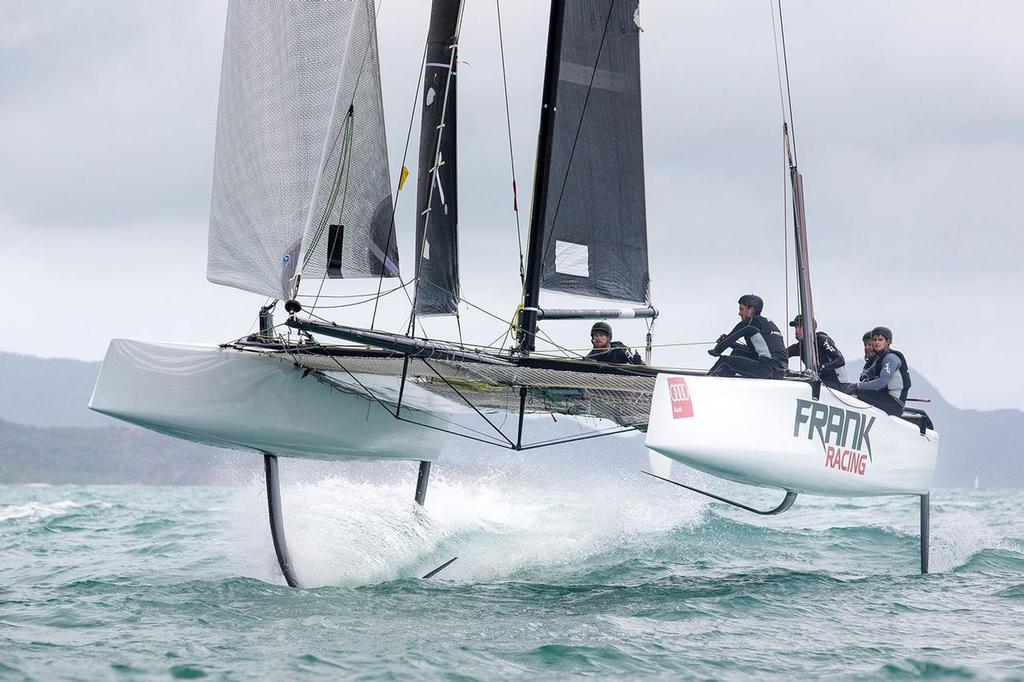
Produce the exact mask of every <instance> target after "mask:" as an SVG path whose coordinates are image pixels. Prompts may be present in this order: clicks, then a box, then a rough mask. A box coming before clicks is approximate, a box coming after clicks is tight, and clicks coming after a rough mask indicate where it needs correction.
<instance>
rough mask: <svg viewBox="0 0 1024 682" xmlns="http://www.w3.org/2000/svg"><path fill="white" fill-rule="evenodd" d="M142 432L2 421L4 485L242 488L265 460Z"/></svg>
mask: <svg viewBox="0 0 1024 682" xmlns="http://www.w3.org/2000/svg"><path fill="white" fill-rule="evenodd" d="M242 457H244V455H242V454H241V453H235V452H232V451H229V450H219V449H217V448H211V447H207V446H204V445H199V444H196V443H188V442H185V441H181V440H178V439H176V438H170V437H168V436H163V435H160V434H158V433H153V432H152V431H146V430H145V429H140V428H136V427H131V426H126V427H119V426H106V427H102V428H95V427H91V428H90V427H80V426H71V427H50V428H40V427H38V426H27V425H24V424H15V423H12V422H9V421H3V420H0V483H52V484H54V485H59V484H64V483H79V484H90V483H146V484H154V485H190V484H208V483H236V482H241V481H244V480H248V479H249V478H250V477H251V476H252V474H253V473H258V472H259V471H260V468H259V467H260V463H259V459H258V458H255V457H252V456H250V457H249V458H248V462H247V463H245V462H243V461H242Z"/></svg>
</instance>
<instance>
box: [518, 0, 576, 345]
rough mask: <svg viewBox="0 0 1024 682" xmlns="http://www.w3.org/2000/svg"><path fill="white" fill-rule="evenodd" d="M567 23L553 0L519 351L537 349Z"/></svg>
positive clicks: (560, 0)
mask: <svg viewBox="0 0 1024 682" xmlns="http://www.w3.org/2000/svg"><path fill="white" fill-rule="evenodd" d="M564 23H565V2H564V0H551V17H550V19H549V21H548V47H547V59H546V60H545V64H544V86H543V90H542V93H541V107H540V130H539V132H538V134H537V163H536V169H535V171H534V174H533V205H532V206H531V208H530V238H529V241H528V243H527V244H528V245H527V256H526V277H525V280H524V284H523V307H522V310H521V311H520V312H519V352H520V353H521V354H523V355H529V354H530V352H531V351H533V350H536V348H537V339H536V336H537V313H538V305H539V303H540V275H541V270H542V268H543V266H544V224H545V221H546V219H547V205H548V185H549V183H548V177H549V176H550V174H551V150H552V148H553V141H554V128H555V126H554V122H555V113H556V112H555V85H556V84H557V83H558V70H559V66H560V63H561V62H560V60H559V59H558V55H559V53H560V52H561V49H562V45H561V43H562V26H563V25H564Z"/></svg>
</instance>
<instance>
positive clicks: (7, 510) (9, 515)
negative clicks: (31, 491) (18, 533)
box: [0, 500, 82, 521]
mask: <svg viewBox="0 0 1024 682" xmlns="http://www.w3.org/2000/svg"><path fill="white" fill-rule="evenodd" d="M81 507H82V505H81V504H79V503H77V502H75V501H73V500H61V501H59V502H49V503H44V502H29V503H28V504H18V505H7V506H3V507H0V521H10V520H13V519H30V520H32V521H37V520H41V519H47V518H52V517H54V516H63V515H65V514H67V513H69V512H71V511H73V510H75V509H80V508H81Z"/></svg>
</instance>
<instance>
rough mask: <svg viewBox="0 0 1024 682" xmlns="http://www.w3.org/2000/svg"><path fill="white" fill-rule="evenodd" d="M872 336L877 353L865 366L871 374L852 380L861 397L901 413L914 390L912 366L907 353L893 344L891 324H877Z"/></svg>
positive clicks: (886, 410) (880, 406)
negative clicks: (862, 378) (911, 388)
mask: <svg viewBox="0 0 1024 682" xmlns="http://www.w3.org/2000/svg"><path fill="white" fill-rule="evenodd" d="M871 336H872V338H874V341H875V357H874V358H873V359H872V361H871V364H870V365H868V367H867V369H866V370H865V373H866V375H867V378H866V379H865V380H862V381H860V382H858V383H856V384H852V388H853V389H854V391H855V395H856V396H857V398H858V399H860V400H863V401H864V402H866V403H868V404H869V405H874V406H875V407H877V408H879V409H880V410H882V411H883V412H885V413H886V414H891V415H895V416H899V415H901V414H902V413H903V406H904V405H905V404H906V402H907V393H909V392H910V366H909V365H908V364H907V359H906V358H905V357H904V356H903V353H901V352H899V351H898V350H896V349H895V348H892V347H891V345H892V331H891V330H890V329H889V328H888V327H875V328H874V329H872V330H871Z"/></svg>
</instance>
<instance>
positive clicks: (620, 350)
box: [587, 341, 644, 365]
mask: <svg viewBox="0 0 1024 682" xmlns="http://www.w3.org/2000/svg"><path fill="white" fill-rule="evenodd" d="M587 360H597V361H598V362H613V363H616V364H619V365H642V364H644V361H643V360H641V359H640V354H639V353H636V352H634V351H633V350H632V349H631V348H630V347H629V346H627V345H626V344H624V343H622V342H621V341H612V342H611V343H610V344H609V345H608V348H607V349H604V348H595V349H594V350H592V351H590V352H589V353H587Z"/></svg>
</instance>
